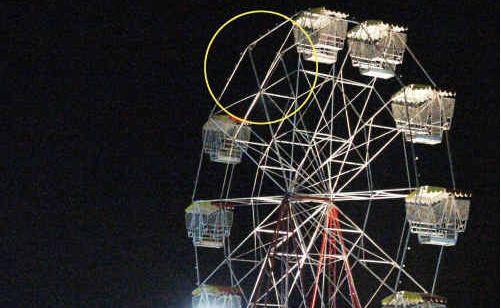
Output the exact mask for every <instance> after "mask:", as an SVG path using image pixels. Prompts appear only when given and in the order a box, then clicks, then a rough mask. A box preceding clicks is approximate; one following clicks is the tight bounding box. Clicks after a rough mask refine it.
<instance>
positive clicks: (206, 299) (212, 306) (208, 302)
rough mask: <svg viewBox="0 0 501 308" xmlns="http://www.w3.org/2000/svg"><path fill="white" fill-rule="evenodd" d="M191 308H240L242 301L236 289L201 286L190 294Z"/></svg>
mask: <svg viewBox="0 0 501 308" xmlns="http://www.w3.org/2000/svg"><path fill="white" fill-rule="evenodd" d="M192 305H193V308H216V307H217V308H240V307H242V299H241V298H240V295H239V292H238V289H237V288H232V287H222V286H213V285H201V286H200V287H198V288H196V289H195V290H194V291H193V292H192Z"/></svg>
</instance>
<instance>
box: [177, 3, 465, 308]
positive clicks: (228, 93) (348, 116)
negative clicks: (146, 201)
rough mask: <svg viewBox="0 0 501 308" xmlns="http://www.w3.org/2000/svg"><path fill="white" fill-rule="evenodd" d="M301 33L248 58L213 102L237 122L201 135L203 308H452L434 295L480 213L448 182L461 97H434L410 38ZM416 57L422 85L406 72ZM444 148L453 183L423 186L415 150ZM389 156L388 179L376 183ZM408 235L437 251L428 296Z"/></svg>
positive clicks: (195, 204)
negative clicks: (379, 224) (378, 227)
mask: <svg viewBox="0 0 501 308" xmlns="http://www.w3.org/2000/svg"><path fill="white" fill-rule="evenodd" d="M292 18H293V20H294V21H295V24H291V23H290V22H289V21H285V22H282V23H279V24H277V25H276V26H275V27H273V28H272V29H271V30H269V31H267V32H265V33H263V34H262V35H261V36H259V37H256V38H254V39H252V40H250V42H249V44H248V45H247V46H244V50H243V52H242V53H241V54H240V58H239V59H238V61H237V62H236V65H235V67H234V68H233V70H232V71H231V73H230V74H229V76H228V79H227V80H226V82H225V84H224V86H223V87H222V90H221V91H220V93H219V95H218V97H217V98H218V100H219V101H220V102H222V104H223V105H224V106H226V109H227V110H226V111H228V112H229V113H230V114H233V115H238V116H230V115H228V113H226V112H223V111H222V110H220V109H219V108H214V109H213V112H212V113H211V114H210V115H209V117H208V120H207V122H206V124H205V125H204V126H203V146H202V150H201V155H200V162H199V165H198V170H197V172H196V180H195V187H194V191H193V196H192V203H191V204H190V205H189V206H188V207H187V208H186V211H185V212H186V227H187V231H188V237H189V238H190V239H191V240H192V242H193V245H194V260H195V262H194V264H195V266H194V268H195V273H196V284H197V285H196V289H195V290H194V291H193V294H192V296H193V306H194V307H228V308H230V307H231V308H233V307H312V308H313V307H374V306H382V307H396V306H398V307H407V306H408V307H446V302H447V300H446V298H444V297H442V296H439V295H437V294H435V289H436V281H437V277H438V274H439V267H440V262H441V259H442V257H443V254H444V247H448V246H454V245H455V244H456V242H457V240H458V235H459V234H460V233H461V232H463V231H464V230H465V228H466V222H467V220H468V214H469V203H470V201H469V199H468V198H469V196H468V195H467V194H465V193H460V192H458V191H457V190H456V187H455V181H454V174H453V168H452V156H451V151H450V145H449V139H448V131H449V129H451V123H452V118H453V111H454V105H455V97H454V93H452V92H448V91H445V90H442V89H440V88H439V87H437V85H436V84H435V83H434V82H433V80H432V79H431V78H430V76H429V75H428V73H427V72H426V70H425V69H424V68H423V66H422V65H421V63H420V62H419V61H418V59H417V58H416V57H415V55H414V53H413V52H412V50H411V49H410V48H409V46H408V45H407V35H406V31H407V29H405V28H403V27H400V26H396V25H391V24H388V23H385V22H383V21H379V20H370V21H364V22H357V21H355V20H352V19H350V18H349V16H348V14H345V13H340V12H335V11H331V10H328V9H325V8H316V9H309V10H305V11H302V12H299V13H298V14H296V15H294V16H293V17H292ZM261 47H262V49H261V50H260V48H261ZM273 48H274V49H273ZM260 52H261V54H268V55H269V56H270V57H271V61H269V62H266V61H261V62H265V64H263V63H261V62H260V61H259V60H260V59H261V58H262V57H260V56H259V53H260ZM404 55H405V60H406V61H412V62H413V63H415V65H417V67H419V68H420V69H421V71H422V73H423V76H424V80H425V81H424V82H423V84H404V82H403V81H402V77H401V76H400V75H399V74H398V73H396V72H398V71H399V66H400V65H401V64H402V63H403V61H404ZM249 76H250V77H249ZM239 78H240V79H239ZM246 78H247V79H246ZM249 78H250V79H252V81H253V83H254V84H253V86H252V87H248V88H249V89H250V90H249V91H248V93H244V92H245V91H243V89H244V87H243V86H242V84H243V83H244V82H247V81H248V80H249ZM244 79H245V80H247V81H243V80H244ZM275 119H280V121H275ZM442 143H444V144H445V145H446V149H447V153H445V154H446V155H444V156H445V157H446V160H447V161H448V163H449V167H450V173H451V174H450V179H449V178H448V177H447V178H445V179H443V183H444V184H443V185H442V186H443V187H438V186H431V185H427V183H420V178H419V172H421V173H425V172H426V170H420V171H419V172H418V170H417V164H416V159H417V157H416V154H415V147H428V148H430V149H432V150H433V148H434V145H437V144H442ZM389 152H391V153H392V155H391V157H390V160H391V168H390V173H391V176H387V178H385V179H384V180H382V181H379V182H378V180H380V179H381V176H378V174H377V170H380V169H378V168H377V165H378V161H380V160H381V159H383V163H384V162H386V163H388V159H386V160H384V156H385V154H388V153H389ZM396 152H398V155H395V153H396ZM393 181H394V183H393ZM390 182H392V183H390ZM202 194H203V195H202ZM386 204H389V205H386ZM394 206H399V207H402V208H405V217H402V218H401V220H397V221H388V222H386V226H388V227H385V228H388V231H387V232H388V234H391V235H392V236H394V237H395V238H396V241H394V242H396V243H397V245H388V243H387V241H386V242H385V243H380V241H379V240H378V239H377V238H375V237H372V236H371V228H374V225H375V224H374V223H373V219H374V218H373V217H374V215H375V214H374V213H376V212H379V213H382V212H386V211H392V207H394ZM360 217H362V219H360ZM378 217H381V215H379V216H378ZM388 217H391V216H390V215H389V216H388ZM392 219H393V218H392ZM379 233H381V232H379ZM412 236H417V238H418V240H419V244H420V245H433V246H432V247H434V248H436V250H437V258H436V263H435V264H422V266H423V267H429V268H431V272H433V273H434V274H433V284H432V285H424V284H423V283H421V282H420V281H418V279H417V278H415V276H414V275H413V271H415V270H417V269H413V268H409V267H406V266H405V259H406V255H407V247H408V243H409V240H410V238H411V237H412ZM416 253H419V251H418V252H416ZM402 286H405V290H404V289H402Z"/></svg>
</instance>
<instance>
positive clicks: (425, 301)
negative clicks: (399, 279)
mask: <svg viewBox="0 0 501 308" xmlns="http://www.w3.org/2000/svg"><path fill="white" fill-rule="evenodd" d="M381 307H382V308H394V307H400V308H404V307H405V308H446V307H447V299H446V298H445V297H442V296H438V295H434V294H428V293H418V292H410V291H399V292H397V293H395V294H392V295H389V296H387V297H385V298H384V299H383V300H382V301H381Z"/></svg>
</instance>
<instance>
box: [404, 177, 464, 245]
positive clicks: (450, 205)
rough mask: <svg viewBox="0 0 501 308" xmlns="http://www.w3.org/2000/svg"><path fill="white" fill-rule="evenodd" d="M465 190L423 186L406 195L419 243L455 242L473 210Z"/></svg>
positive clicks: (411, 224) (409, 215)
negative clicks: (460, 191)
mask: <svg viewBox="0 0 501 308" xmlns="http://www.w3.org/2000/svg"><path fill="white" fill-rule="evenodd" d="M468 197H469V196H467V195H466V194H460V193H453V192H448V191H447V190H446V189H445V188H442V187H434V186H422V187H419V188H418V189H417V190H415V191H414V192H412V193H410V194H409V195H408V196H407V197H406V198H405V210H406V217H407V220H408V222H409V225H410V230H411V232H412V233H414V234H417V235H418V240H419V243H420V244H430V245H440V246H453V245H455V244H456V242H457V238H458V234H459V233H461V232H464V230H465V228H466V222H467V221H468V215H469V211H470V200H469V199H468Z"/></svg>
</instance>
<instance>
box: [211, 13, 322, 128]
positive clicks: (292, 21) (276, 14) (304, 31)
mask: <svg viewBox="0 0 501 308" xmlns="http://www.w3.org/2000/svg"><path fill="white" fill-rule="evenodd" d="M252 14H271V15H275V16H279V17H282V18H283V19H285V20H287V21H290V22H291V23H292V24H293V25H294V26H295V27H298V28H299V30H301V32H303V34H304V35H305V36H306V38H307V39H308V42H309V43H310V45H311V48H312V51H313V58H314V59H315V79H314V80H313V84H312V85H311V88H310V91H309V92H308V96H306V99H305V100H304V101H303V102H302V103H301V105H299V106H298V107H297V108H296V109H295V110H294V111H292V112H290V113H287V114H285V115H284V116H283V117H282V118H280V119H276V120H273V121H252V120H247V119H243V118H240V117H238V116H236V115H234V114H233V113H231V112H230V111H228V109H226V108H225V107H224V106H223V105H222V104H221V102H219V100H218V99H217V98H216V96H215V95H214V92H213V91H212V88H211V87H210V83H209V78H208V76H207V58H208V57H209V51H210V49H211V47H212V44H213V43H214V40H215V39H216V37H217V36H218V35H219V32H221V31H222V30H223V29H224V28H225V27H226V26H227V25H229V24H230V23H232V22H233V21H235V20H237V19H238V18H240V17H243V16H247V15H252ZM204 78H205V85H206V86H207V89H208V90H209V94H210V96H211V97H212V99H213V100H214V102H216V105H217V106H218V107H219V108H221V110H223V111H224V112H226V114H228V115H229V116H231V117H233V118H235V119H237V120H239V121H241V122H243V123H246V124H255V125H266V124H273V123H278V122H281V121H283V120H285V119H287V118H289V117H291V116H293V115H295V114H296V113H298V112H299V110H301V108H303V107H304V106H305V105H306V103H307V102H308V100H309V99H310V97H311V95H312V94H313V91H314V90H315V86H316V85H317V79H318V59H317V50H316V48H315V44H313V40H312V39H311V37H310V35H309V34H308V32H306V30H305V29H303V27H301V25H300V24H299V23H297V22H296V21H295V20H293V19H292V18H290V17H288V16H286V15H284V14H282V13H278V12H274V11H268V10H253V11H247V12H244V13H241V14H238V15H236V16H234V17H232V18H230V19H229V20H228V21H227V22H225V23H224V24H223V25H222V26H221V27H219V29H217V31H216V32H215V33H214V35H213V36H212V38H211V40H210V41H209V45H207V49H206V50H205V57H204Z"/></svg>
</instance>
